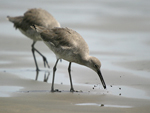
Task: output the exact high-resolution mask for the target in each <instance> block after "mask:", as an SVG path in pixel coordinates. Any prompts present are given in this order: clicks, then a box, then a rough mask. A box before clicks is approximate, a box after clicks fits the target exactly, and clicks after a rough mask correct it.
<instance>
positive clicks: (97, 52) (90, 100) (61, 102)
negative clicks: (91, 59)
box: [0, 0, 150, 113]
mask: <svg viewBox="0 0 150 113" xmlns="http://www.w3.org/2000/svg"><path fill="white" fill-rule="evenodd" d="M41 3H42V4H41ZM133 3H134V2H131V1H126V2H119V1H116V2H113V3H112V2H108V1H103V0H101V1H94V2H90V1H88V2H86V3H85V4H84V2H83V3H82V2H81V3H80V2H79V1H74V3H71V2H69V1H66V2H59V3H58V2H56V1H49V2H48V1H47V2H46V1H45V2H41V1H39V2H38V3H37V2H35V3H29V2H25V1H21V2H18V1H17V0H16V1H14V3H12V2H10V1H7V0H6V1H3V2H2V3H1V5H0V7H1V11H0V17H1V18H0V24H1V26H0V112H2V113H20V112H21V113H34V112H38V113H48V112H52V113H85V112H86V113H88V112H89V113H99V112H100V113H109V112H110V113H135V112H136V113H149V111H150V108H149V106H150V89H149V86H150V68H149V62H150V59H149V56H150V46H149V42H150V38H149V36H150V33H149V29H150V28H149V25H148V24H147V23H148V22H149V19H150V16H149V15H148V14H150V13H149V11H150V10H148V9H149V7H147V6H148V4H147V3H146V1H142V2H141V1H138V2H136V3H134V5H133ZM21 4H22V5H21ZM33 4H34V5H35V7H41V8H44V9H46V10H47V11H49V12H50V13H52V14H53V16H54V17H55V18H56V19H57V20H58V21H60V23H61V24H62V26H63V27H65V26H67V27H70V28H72V29H74V30H76V31H77V32H79V33H80V34H81V35H82V36H83V37H84V39H85V40H86V42H87V43H88V45H89V48H90V54H91V55H93V56H96V57H97V58H99V59H100V60H101V63H102V68H101V71H102V74H103V77H104V79H105V81H106V84H107V89H106V90H104V89H103V87H102V85H101V82H100V80H99V78H98V76H97V74H96V73H95V72H93V71H92V70H90V69H88V68H87V67H84V66H80V65H77V64H74V63H73V64H72V79H73V84H74V88H75V89H76V90H78V92H75V93H70V92H69V89H70V84H69V75H68V72H67V68H68V62H66V61H64V60H63V61H62V62H59V64H58V70H57V72H56V78H55V88H56V89H59V90H60V91H61V92H57V93H51V92H50V88H51V81H52V67H53V65H54V63H55V60H56V58H55V56H54V54H53V53H52V52H51V51H50V50H49V49H48V48H47V47H46V46H45V45H44V44H43V43H42V42H38V43H37V44H36V45H35V47H37V49H38V50H39V51H41V52H42V53H43V54H44V55H45V56H46V57H47V58H48V61H49V64H50V66H51V68H50V69H48V68H44V66H43V62H42V58H41V57H40V56H38V55H37V60H38V64H39V67H40V69H41V70H42V71H40V72H39V74H38V76H37V75H36V71H35V65H34V61H33V57H32V53H31V44H32V41H31V40H30V39H28V38H26V37H25V36H23V35H22V34H21V33H20V32H19V31H18V30H15V29H14V28H13V25H12V24H11V23H10V22H8V21H7V20H6V19H5V17H6V16H7V15H10V16H16V15H22V14H23V13H24V12H25V11H26V10H27V9H28V8H33ZM79 4H80V5H79ZM83 4H84V5H83ZM77 5H78V7H76V6H77ZM132 5H133V6H132ZM4 6H5V7H4ZM139 6H140V7H139ZM133 9H134V10H133ZM4 12H5V13H4ZM79 17H80V19H79ZM48 72H49V73H48ZM48 74H49V78H48V80H47V82H43V81H44V76H45V77H47V76H48ZM36 78H37V80H35V79H36Z"/></svg>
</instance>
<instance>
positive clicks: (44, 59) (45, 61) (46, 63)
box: [34, 48, 50, 68]
mask: <svg viewBox="0 0 150 113" xmlns="http://www.w3.org/2000/svg"><path fill="white" fill-rule="evenodd" d="M34 50H35V51H36V52H37V53H39V55H41V56H42V58H43V62H44V67H46V65H47V67H48V68H50V66H49V64H48V61H47V59H46V57H45V56H44V55H42V53H40V52H39V51H38V50H37V49H36V48H34Z"/></svg>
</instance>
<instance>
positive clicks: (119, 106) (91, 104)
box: [75, 103, 132, 108]
mask: <svg viewBox="0 0 150 113" xmlns="http://www.w3.org/2000/svg"><path fill="white" fill-rule="evenodd" d="M75 105H78V106H99V107H112V108H132V106H123V105H107V104H97V103H79V104H75Z"/></svg>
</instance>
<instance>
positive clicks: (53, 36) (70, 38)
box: [31, 25, 106, 91]
mask: <svg viewBox="0 0 150 113" xmlns="http://www.w3.org/2000/svg"><path fill="white" fill-rule="evenodd" d="M31 28H32V29H34V30H36V31H37V32H38V33H40V37H41V38H42V40H43V41H44V42H45V44H46V45H47V46H48V47H49V48H50V49H51V50H52V51H53V52H54V53H55V55H56V57H57V61H56V64H55V66H54V72H53V82H52V89H51V90H52V91H54V86H53V85H54V76H55V71H56V66H57V63H58V60H59V59H64V60H67V61H69V62H70V63H69V67H68V71H69V76H70V83H71V91H74V89H73V85H72V80H71V74H70V68H71V63H72V62H75V63H78V64H81V65H84V66H87V67H89V68H91V69H92V70H94V71H95V72H96V73H97V74H98V75H99V77H100V79H101V81H102V84H103V87H104V88H106V84H105V81H104V79H103V77H102V75H101V72H100V67H101V63H100V61H99V60H98V59H97V58H96V57H92V56H90V55H89V48H88V45H87V43H86V42H85V40H84V39H83V38H82V36H81V35H80V34H78V33H77V32H76V31H74V30H72V29H68V28H53V29H47V28H44V27H41V26H37V25H34V26H31Z"/></svg>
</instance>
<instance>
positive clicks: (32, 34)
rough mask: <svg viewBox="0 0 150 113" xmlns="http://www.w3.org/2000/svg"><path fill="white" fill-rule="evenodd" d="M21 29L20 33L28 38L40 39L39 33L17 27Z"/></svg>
mask: <svg viewBox="0 0 150 113" xmlns="http://www.w3.org/2000/svg"><path fill="white" fill-rule="evenodd" d="M19 30H20V31H21V33H22V34H24V35H25V36H27V37H28V38H30V39H32V40H34V41H41V40H42V39H41V37H40V35H39V33H37V32H36V31H34V30H26V31H24V30H22V29H19Z"/></svg>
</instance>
